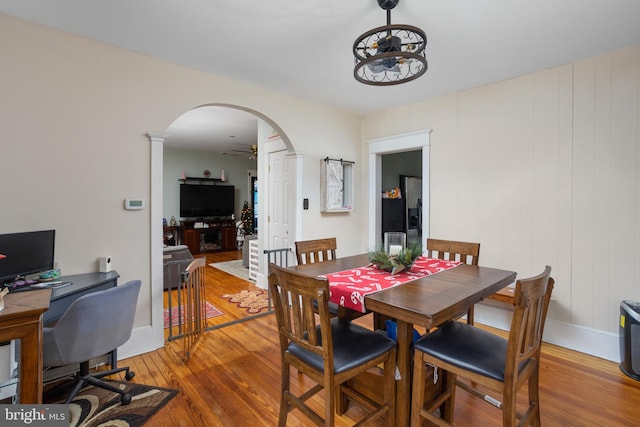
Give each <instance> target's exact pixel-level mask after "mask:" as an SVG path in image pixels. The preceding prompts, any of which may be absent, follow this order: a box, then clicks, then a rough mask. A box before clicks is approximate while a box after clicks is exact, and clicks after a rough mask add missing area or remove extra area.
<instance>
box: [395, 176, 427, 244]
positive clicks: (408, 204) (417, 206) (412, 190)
mask: <svg viewBox="0 0 640 427" xmlns="http://www.w3.org/2000/svg"><path fill="white" fill-rule="evenodd" d="M400 191H401V194H402V201H403V202H402V205H403V206H402V215H403V217H404V218H403V228H404V232H405V233H406V234H407V243H409V242H411V241H415V240H417V241H418V242H420V243H421V244H422V245H424V242H423V241H422V178H419V177H415V176H407V175H400Z"/></svg>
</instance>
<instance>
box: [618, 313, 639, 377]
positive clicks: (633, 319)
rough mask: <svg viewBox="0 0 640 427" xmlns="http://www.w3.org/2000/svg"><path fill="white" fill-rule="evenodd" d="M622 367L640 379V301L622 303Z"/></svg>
mask: <svg viewBox="0 0 640 427" xmlns="http://www.w3.org/2000/svg"><path fill="white" fill-rule="evenodd" d="M620 369H621V370H622V372H624V373H625V374H627V375H628V376H630V377H631V378H633V379H634V380H638V381H640V301H628V300H625V301H622V302H621V303H620Z"/></svg>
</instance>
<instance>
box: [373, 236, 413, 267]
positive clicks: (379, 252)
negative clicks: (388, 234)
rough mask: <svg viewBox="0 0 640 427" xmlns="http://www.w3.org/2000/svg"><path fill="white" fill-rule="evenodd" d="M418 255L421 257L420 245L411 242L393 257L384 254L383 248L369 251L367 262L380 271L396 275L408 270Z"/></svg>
mask: <svg viewBox="0 0 640 427" xmlns="http://www.w3.org/2000/svg"><path fill="white" fill-rule="evenodd" d="M420 255H422V245H421V244H420V242H418V241H411V242H409V244H408V245H407V247H406V248H403V249H402V250H401V251H400V252H398V253H397V254H395V255H389V254H388V253H386V252H385V251H384V247H378V248H377V249H376V250H375V251H369V262H370V263H371V264H373V265H375V266H376V267H378V268H379V269H380V270H384V271H388V272H390V273H391V274H398V273H400V272H401V271H404V270H409V269H410V268H411V266H412V265H413V263H414V262H415V260H416V259H417V258H418V257H419V256H420Z"/></svg>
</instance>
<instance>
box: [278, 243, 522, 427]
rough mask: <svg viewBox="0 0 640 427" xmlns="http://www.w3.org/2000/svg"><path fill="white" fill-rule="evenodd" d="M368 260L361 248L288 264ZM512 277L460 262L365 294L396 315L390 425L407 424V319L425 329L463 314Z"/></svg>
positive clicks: (313, 267) (334, 267)
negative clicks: (393, 405) (394, 384)
mask: <svg viewBox="0 0 640 427" xmlns="http://www.w3.org/2000/svg"><path fill="white" fill-rule="evenodd" d="M368 263H369V258H368V255H367V254H362V255H355V256H350V257H345V258H338V259H335V260H331V261H326V262H322V263H316V264H306V265H299V266H295V267H290V269H291V270H294V271H297V272H299V273H302V274H306V275H313V276H319V275H324V274H329V273H334V272H337V271H343V270H348V269H352V268H358V267H362V266H364V265H367V264H368ZM515 278H516V273H515V272H512V271H506V270H498V269H495V268H488V267H479V266H472V265H467V264H461V265H459V266H457V267H454V268H450V269H448V270H445V271H442V272H440V273H437V274H433V275H431V276H425V277H422V278H420V279H417V280H414V281H411V282H407V283H403V284H401V285H397V286H395V287H393V288H389V289H384V290H381V291H379V292H376V293H372V294H369V295H366V296H365V307H366V309H367V310H369V311H373V312H374V313H379V314H382V315H385V316H388V317H391V318H395V319H396V320H397V341H398V352H397V364H398V370H399V372H400V376H401V378H400V380H399V381H398V384H397V388H396V411H397V413H396V425H398V426H408V425H409V420H410V418H411V412H410V411H411V375H412V370H411V363H412V360H413V352H412V349H411V343H412V338H413V332H412V329H413V325H414V324H415V325H422V326H424V327H425V328H427V329H430V328H433V327H436V326H439V325H441V324H443V323H445V322H447V321H449V320H452V319H455V318H456V317H458V316H460V315H463V314H465V313H466V312H467V310H468V309H469V307H471V306H472V305H473V304H475V303H478V302H480V301H482V300H483V299H484V298H486V297H488V296H489V295H491V294H493V293H494V292H497V291H498V290H500V289H502V288H504V287H505V286H507V285H509V284H510V283H512V282H513V281H514V280H515Z"/></svg>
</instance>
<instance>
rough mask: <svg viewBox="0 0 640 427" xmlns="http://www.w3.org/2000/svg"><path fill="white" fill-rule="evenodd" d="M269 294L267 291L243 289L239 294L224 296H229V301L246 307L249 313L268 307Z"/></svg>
mask: <svg viewBox="0 0 640 427" xmlns="http://www.w3.org/2000/svg"><path fill="white" fill-rule="evenodd" d="M267 297H268V294H267V292H266V291H258V290H250V291H249V290H243V291H240V292H239V293H237V294H224V295H222V298H227V299H228V300H229V302H231V303H234V304H236V305H237V306H238V307H240V308H244V309H245V310H246V311H247V313H251V314H256V313H260V312H261V311H264V310H267V308H268V304H269V302H268V299H267Z"/></svg>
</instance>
